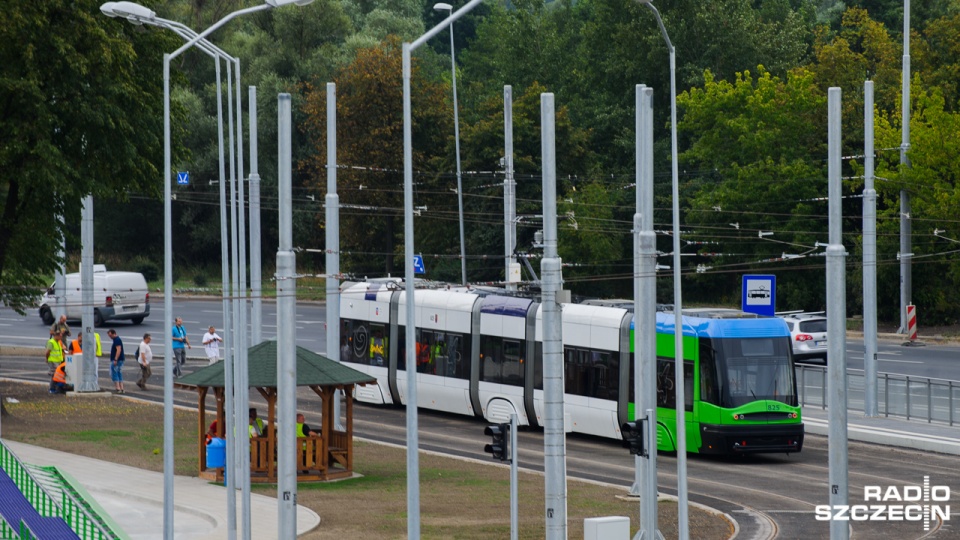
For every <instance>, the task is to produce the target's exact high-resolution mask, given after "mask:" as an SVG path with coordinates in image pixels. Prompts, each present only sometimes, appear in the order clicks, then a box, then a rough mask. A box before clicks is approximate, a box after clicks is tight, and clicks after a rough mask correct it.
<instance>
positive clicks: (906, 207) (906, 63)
mask: <svg viewBox="0 0 960 540" xmlns="http://www.w3.org/2000/svg"><path fill="white" fill-rule="evenodd" d="M901 85H902V99H901V101H900V109H901V117H902V118H903V126H902V127H901V140H900V176H901V177H903V176H905V175H906V171H907V169H909V168H910V158H909V157H908V156H907V151H908V150H910V0H904V2H903V77H902V79H901ZM912 228H913V225H912V223H911V221H910V192H909V191H907V189H906V188H903V189H901V190H900V333H902V334H906V333H907V306H908V305H910V304H911V302H912V294H911V293H912V286H913V276H912V269H911V266H910V263H911V259H912V258H913V253H912V249H913V248H912V247H911V238H910V236H911V234H913V231H912Z"/></svg>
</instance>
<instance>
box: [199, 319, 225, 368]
mask: <svg viewBox="0 0 960 540" xmlns="http://www.w3.org/2000/svg"><path fill="white" fill-rule="evenodd" d="M221 341H223V339H222V338H221V337H220V336H218V335H217V329H216V328H214V327H212V326H211V327H210V328H209V329H207V333H206V334H204V335H203V342H202V343H203V349H204V350H205V351H207V365H210V366H212V365H214V364H216V363H217V360H220V342H221Z"/></svg>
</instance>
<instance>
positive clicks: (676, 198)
mask: <svg viewBox="0 0 960 540" xmlns="http://www.w3.org/2000/svg"><path fill="white" fill-rule="evenodd" d="M637 2H639V3H640V4H643V5H645V6H647V7H648V8H650V11H652V12H653V15H654V16H655V17H656V18H657V25H658V26H659V27H660V33H661V34H663V40H664V41H665V42H666V43H667V50H669V51H670V158H671V159H670V165H671V180H672V184H673V190H672V191H673V193H672V196H673V313H674V326H673V334H674V348H675V351H676V353H675V354H674V358H675V359H676V361H675V362H674V368H675V371H674V380H676V381H677V384H676V388H677V397H676V403H677V410H678V411H683V410H685V409H684V405H683V404H684V403H685V397H684V395H683V394H684V387H683V384H684V381H683V311H682V305H681V302H680V300H681V294H680V292H681V288H680V180H679V176H680V172H679V171H680V169H679V163H678V162H677V52H676V49H675V48H674V47H673V43H672V42H671V41H670V36H669V35H668V34H667V29H666V27H664V26H663V19H662V18H661V17H660V12H659V11H658V10H657V8H656V6H654V5H653V4H652V3H651V0H637ZM684 416H685V414H684V413H682V412H680V413H678V414H677V441H676V442H677V498H678V499H679V503H678V512H677V514H678V515H677V521H678V535H679V538H680V540H687V539H689V538H690V530H689V516H688V508H687V435H686V430H685V425H684V424H685V418H684Z"/></svg>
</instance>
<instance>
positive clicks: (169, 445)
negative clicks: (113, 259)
mask: <svg viewBox="0 0 960 540" xmlns="http://www.w3.org/2000/svg"><path fill="white" fill-rule="evenodd" d="M312 1H313V0H264V3H263V4H261V5H258V6H253V7H250V8H246V9H241V10H237V11H234V12H232V13H230V14H228V15H227V16H225V17H223V18H222V19H220V20H219V21H217V22H216V23H214V24H213V26H211V27H210V28H207V29H206V30H204V31H203V32H202V33H200V34H196V35H195V36H193V37H192V38H190V39H189V40H188V41H187V43H185V44H183V45H182V46H181V47H180V48H179V49H177V50H176V51H174V52H173V53H170V54H164V55H163V228H164V239H163V255H164V256H163V292H164V295H163V307H164V312H165V314H166V317H165V319H166V320H165V321H164V331H165V333H166V336H167V338H166V340H165V346H164V358H165V359H166V362H165V363H166V368H165V374H164V381H163V397H164V399H163V450H164V451H163V490H164V505H163V536H164V539H165V540H173V494H174V488H173V468H174V465H173V362H172V361H171V360H172V359H173V342H172V341H171V339H170V336H171V335H172V333H173V320H172V314H173V224H172V208H171V186H170V172H171V171H170V170H171V167H170V157H171V156H170V154H171V150H170V61H171V60H173V59H174V58H176V57H177V56H180V55H181V54H183V52H185V51H186V50H187V49H189V48H190V47H193V46H194V45H197V44H198V43H200V42H201V41H203V40H204V39H205V38H206V37H207V36H208V35H210V34H211V33H213V32H214V31H215V30H217V29H218V28H220V27H221V26H223V25H224V24H226V23H228V22H229V21H231V20H233V19H235V18H236V17H239V16H241V15H247V14H250V13H255V12H258V11H263V10H266V9H272V8H275V7H281V6H285V5H288V4H296V5H299V6H304V5H307V4H309V3H311V2H312ZM111 4H112V5H111ZM101 11H103V13H104V14H106V15H107V16H110V17H116V16H122V17H124V18H126V19H128V20H129V21H130V22H132V23H134V24H143V23H144V22H152V21H154V20H155V19H156V13H155V12H154V11H152V10H150V9H148V8H145V7H143V6H141V5H139V4H135V3H133V2H115V3H111V2H108V3H106V4H104V5H103V6H101ZM285 506H287V505H284V504H282V503H281V508H283V507H285ZM287 514H288V513H284V515H282V516H280V517H281V522H283V521H284V519H286V520H287V521H290V522H292V524H288V525H287V526H288V527H294V528H295V524H296V514H295V513H294V512H289V514H292V515H287Z"/></svg>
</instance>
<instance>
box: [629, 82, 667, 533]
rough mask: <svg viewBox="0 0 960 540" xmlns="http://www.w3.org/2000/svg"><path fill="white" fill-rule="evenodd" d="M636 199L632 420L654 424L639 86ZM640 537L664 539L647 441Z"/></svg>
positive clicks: (648, 95)
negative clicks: (644, 420)
mask: <svg viewBox="0 0 960 540" xmlns="http://www.w3.org/2000/svg"><path fill="white" fill-rule="evenodd" d="M636 97H637V103H636V106H637V126H636V129H637V163H636V169H637V196H636V199H637V200H636V207H637V210H636V212H637V213H636V215H635V216H634V221H633V226H634V230H635V231H637V233H636V243H635V246H636V247H635V249H636V252H635V260H636V261H637V262H636V263H635V268H636V277H635V278H634V291H635V298H634V314H635V315H634V334H633V340H634V341H633V344H634V346H633V351H634V373H635V374H636V378H635V379H634V383H633V384H634V419H640V418H643V417H644V413H646V421H647V423H648V425H649V426H651V429H652V430H653V431H652V433H656V425H657V408H656V407H657V401H656V396H657V379H656V369H657V366H656V363H657V343H656V333H657V282H656V277H657V276H656V265H657V237H656V234H655V233H654V232H653V89H652V88H647V87H645V86H643V85H637V96H636ZM636 465H637V466H638V468H637V473H638V474H637V477H636V483H637V494H639V495H640V531H639V532H638V534H639V538H647V539H654V538H662V535H661V534H660V530H659V528H658V524H657V521H658V516H657V444H656V438H648V439H647V457H646V458H645V459H641V458H639V457H638V458H637V463H636Z"/></svg>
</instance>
